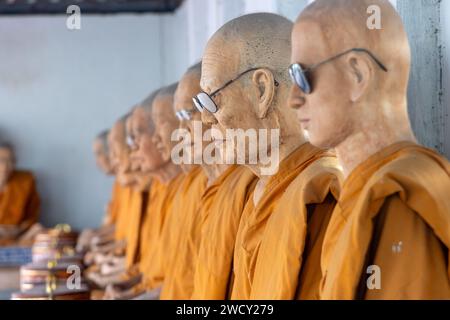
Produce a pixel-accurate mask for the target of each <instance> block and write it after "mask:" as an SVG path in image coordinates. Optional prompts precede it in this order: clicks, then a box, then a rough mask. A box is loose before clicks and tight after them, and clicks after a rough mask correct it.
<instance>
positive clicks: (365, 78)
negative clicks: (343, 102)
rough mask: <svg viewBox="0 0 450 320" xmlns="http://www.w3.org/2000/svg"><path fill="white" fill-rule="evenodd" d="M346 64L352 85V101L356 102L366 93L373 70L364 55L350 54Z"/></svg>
mask: <svg viewBox="0 0 450 320" xmlns="http://www.w3.org/2000/svg"><path fill="white" fill-rule="evenodd" d="M346 63H347V70H348V72H349V78H350V85H351V89H350V100H351V101H352V102H356V101H358V100H359V99H360V98H361V97H362V96H363V95H364V94H365V93H366V91H367V88H368V86H369V83H370V81H371V78H372V72H373V70H372V67H371V64H370V61H368V59H366V57H365V56H363V55H358V54H349V55H348V57H347V60H346Z"/></svg>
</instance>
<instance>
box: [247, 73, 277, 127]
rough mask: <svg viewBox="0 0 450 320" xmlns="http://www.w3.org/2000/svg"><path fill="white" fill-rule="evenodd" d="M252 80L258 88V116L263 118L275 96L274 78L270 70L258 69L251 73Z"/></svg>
mask: <svg viewBox="0 0 450 320" xmlns="http://www.w3.org/2000/svg"><path fill="white" fill-rule="evenodd" d="M252 81H253V84H254V85H255V86H256V88H257V90H258V91H257V92H258V110H257V112H258V117H259V118H260V119H263V118H265V117H266V115H267V112H268V111H269V109H270V106H271V105H272V102H273V99H274V97H275V79H274V76H273V73H272V72H271V71H270V70H268V69H258V70H256V71H255V72H254V73H253V78H252Z"/></svg>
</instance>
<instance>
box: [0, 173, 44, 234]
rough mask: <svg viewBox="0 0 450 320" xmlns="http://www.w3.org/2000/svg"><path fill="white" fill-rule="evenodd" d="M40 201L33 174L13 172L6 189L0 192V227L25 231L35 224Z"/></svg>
mask: <svg viewBox="0 0 450 320" xmlns="http://www.w3.org/2000/svg"><path fill="white" fill-rule="evenodd" d="M39 210H40V200H39V195H38V192H37V189H36V183H35V180H34V177H33V174H32V173H30V172H26V171H14V172H13V174H12V175H11V177H10V179H9V181H8V183H7V185H6V187H5V188H4V189H3V191H0V225H15V226H21V227H24V228H25V229H26V228H28V227H30V226H31V225H33V224H34V223H36V222H37V220H38V218H39Z"/></svg>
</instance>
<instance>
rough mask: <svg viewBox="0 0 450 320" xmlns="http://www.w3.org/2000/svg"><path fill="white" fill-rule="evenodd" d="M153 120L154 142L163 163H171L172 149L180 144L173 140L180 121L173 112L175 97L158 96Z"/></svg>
mask: <svg viewBox="0 0 450 320" xmlns="http://www.w3.org/2000/svg"><path fill="white" fill-rule="evenodd" d="M152 119H153V122H154V124H155V133H154V135H153V142H154V143H155V144H156V148H157V149H158V151H159V153H160V154H161V158H162V159H163V161H164V162H168V161H171V153H172V149H173V148H174V147H175V146H176V144H177V143H178V142H177V141H172V139H171V137H172V133H173V132H174V131H175V130H176V129H178V120H177V118H176V117H175V114H174V112H173V96H157V97H156V98H155V100H154V101H153V108H152Z"/></svg>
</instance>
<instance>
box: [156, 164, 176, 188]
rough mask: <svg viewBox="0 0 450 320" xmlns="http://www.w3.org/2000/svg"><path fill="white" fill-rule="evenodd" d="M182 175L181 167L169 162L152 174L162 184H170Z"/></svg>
mask: <svg viewBox="0 0 450 320" xmlns="http://www.w3.org/2000/svg"><path fill="white" fill-rule="evenodd" d="M180 173H181V168H180V166H178V165H176V164H174V163H173V162H172V161H168V162H167V163H166V164H165V165H164V166H162V167H161V168H159V169H158V170H156V171H155V172H153V173H152V175H153V177H155V178H156V179H158V180H159V181H160V182H161V183H162V184H168V183H170V181H172V180H173V179H175V178H176V177H177V176H178V175H179V174H180Z"/></svg>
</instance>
